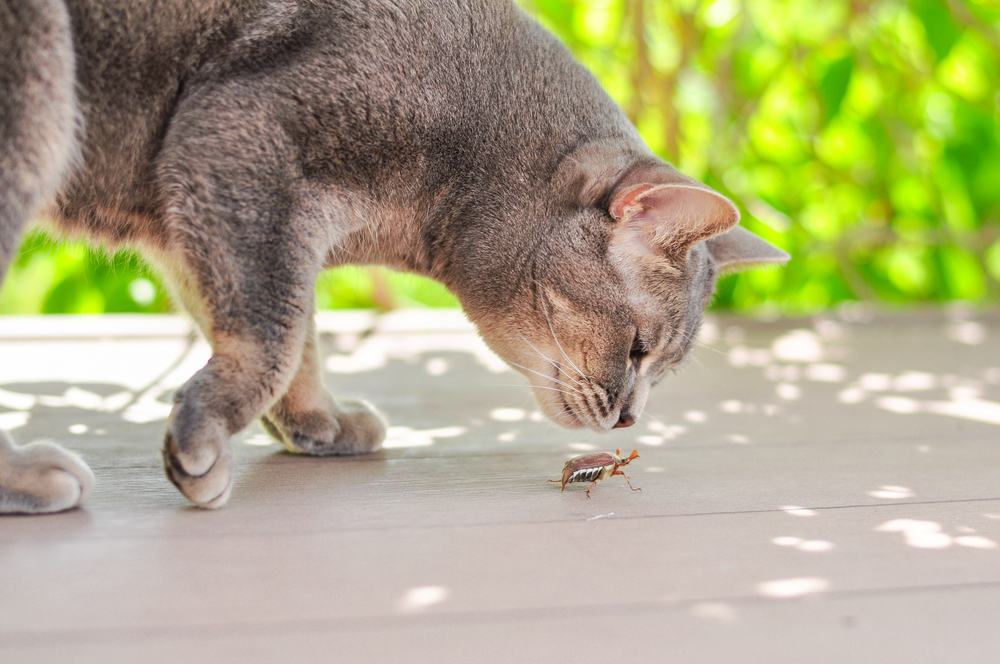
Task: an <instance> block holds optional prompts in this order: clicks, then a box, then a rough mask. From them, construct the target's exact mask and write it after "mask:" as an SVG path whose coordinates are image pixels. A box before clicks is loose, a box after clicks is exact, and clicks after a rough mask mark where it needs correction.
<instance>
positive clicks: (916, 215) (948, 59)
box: [0, 0, 1000, 315]
mask: <svg viewBox="0 0 1000 664" xmlns="http://www.w3.org/2000/svg"><path fill="white" fill-rule="evenodd" d="M521 2H522V5H523V6H524V7H525V9H527V10H528V11H529V12H530V13H532V14H533V15H534V16H536V17H537V18H538V19H539V20H540V21H541V22H542V23H543V24H545V25H546V26H547V27H548V28H550V29H551V30H552V31H553V32H555V33H556V34H557V35H559V37H561V38H562V39H563V40H564V41H565V42H566V43H567V44H568V45H569V47H570V48H571V49H572V50H573V52H574V53H575V54H576V55H577V57H578V58H579V59H580V60H581V61H582V62H583V63H584V64H585V65H586V66H587V67H589V68H590V69H591V70H592V71H593V72H594V73H595V74H596V75H597V77H598V78H599V79H600V80H601V82H602V83H603V84H604V86H605V87H606V89H607V90H608V91H609V92H610V94H611V95H612V96H613V97H614V98H615V99H616V100H617V101H618V102H619V103H620V104H621V105H622V107H623V108H625V109H626V111H627V112H628V114H629V116H630V117H631V118H632V120H633V122H635V124H636V125H637V126H638V127H639V129H640V131H641V132H642V134H643V136H644V137H645V139H646V141H647V143H648V144H649V145H650V147H651V148H652V149H653V150H654V151H655V152H657V153H658V154H660V155H661V156H662V157H664V158H666V159H667V160H669V161H671V162H672V163H674V164H676V165H677V166H678V168H680V170H682V171H683V172H685V173H687V174H689V175H691V176H693V177H695V178H698V179H700V180H703V181H705V182H707V183H708V184H710V185H711V186H713V187H715V188H716V189H718V190H719V191H721V192H723V193H725V194H726V195H727V196H729V197H730V198H732V199H733V200H734V201H736V202H737V203H738V204H739V206H740V207H741V209H742V212H743V219H744V221H743V223H744V225H745V226H747V227H748V228H750V229H751V230H753V231H754V232H756V233H758V234H760V235H761V236H763V237H765V238H766V239H768V240H770V241H771V242H773V243H774V244H776V245H778V246H780V247H782V248H784V249H786V250H788V251H789V252H790V253H791V254H792V256H793V260H792V261H791V262H790V263H789V264H788V265H787V266H786V267H785V268H783V269H767V270H758V271H753V272H749V273H745V274H740V275H732V276H729V277H726V278H725V279H724V280H723V281H722V282H721V284H720V287H719V294H718V296H717V297H716V300H715V304H714V305H713V306H714V307H715V308H722V309H731V310H739V311H748V312H755V313H770V314H790V315H796V314H806V313H810V312H814V311H817V310H822V309H825V308H829V307H831V306H834V305H836V304H838V303H841V302H845V301H857V300H860V301H868V302H873V303H876V304H880V305H892V304H906V303H928V302H943V301H953V300H963V301H967V302H971V303H975V304H980V305H989V304H995V303H997V301H998V299H1000V0H882V1H874V2H870V1H868V0H854V1H853V2H851V1H848V0H521ZM317 293H318V297H317V301H318V305H319V307H320V308H357V307H375V308H379V309H391V308H394V307H400V306H414V305H424V306H432V307H449V306H457V303H456V301H455V300H454V298H452V297H451V296H450V295H449V294H448V293H447V292H446V291H445V290H444V288H443V287H441V286H439V285H437V284H435V283H433V282H429V281H426V280H423V279H420V278H417V277H414V276H411V275H401V274H396V273H391V272H387V271H384V270H380V269H369V268H344V269H339V270H334V271H329V272H327V273H326V274H325V275H324V276H323V277H322V278H321V280H320V283H319V284H318V286H317ZM170 307H171V303H170V301H169V299H168V298H167V296H166V293H165V292H164V289H163V287H162V285H161V284H160V282H159V281H158V279H157V278H156V276H155V275H154V274H153V273H151V271H150V270H148V269H147V268H146V267H145V266H144V265H143V264H142V262H141V261H140V260H139V259H137V258H136V257H135V256H132V255H130V254H127V253H119V254H117V255H115V256H111V257H108V256H106V255H105V254H103V253H101V252H100V251H94V250H91V249H87V248H85V247H84V246H83V245H80V244H60V243H56V242H54V241H53V240H52V239H51V238H48V237H47V236H45V235H43V234H41V233H39V232H37V231H35V232H32V233H31V234H30V235H29V236H28V237H27V238H26V240H25V243H24V246H23V248H22V251H21V254H20V257H19V259H18V260H17V262H16V264H15V265H14V266H13V267H12V269H11V271H10V273H9V275H8V277H7V281H6V283H5V285H4V288H3V291H2V293H0V313H7V314H13V313H62V312H66V313H74V312H75V313H100V312H125V311H149V312H153V311H167V310H169V309H170Z"/></svg>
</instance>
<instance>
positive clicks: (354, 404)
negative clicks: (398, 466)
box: [261, 319, 385, 456]
mask: <svg viewBox="0 0 1000 664" xmlns="http://www.w3.org/2000/svg"><path fill="white" fill-rule="evenodd" d="M314 328H315V326H314V324H312V319H310V327H309V331H308V333H307V334H308V336H307V337H306V342H305V345H304V347H303V352H302V364H301V366H299V370H298V372H297V373H296V374H295V378H293V379H292V382H291V384H290V385H289V386H288V390H287V391H286V392H285V394H284V395H282V397H281V398H280V399H279V400H278V401H277V402H276V403H275V404H274V405H273V406H271V408H270V409H269V410H268V412H267V413H265V414H264V416H263V417H262V418H261V422H262V423H263V425H264V427H265V428H266V429H267V430H268V431H269V432H270V433H271V435H272V436H274V437H275V438H276V439H277V440H278V441H279V442H280V443H281V444H282V445H284V446H285V447H286V448H287V449H288V450H289V451H291V452H295V453H297V454H311V455H316V456H332V455H340V454H364V453H366V452H372V451H374V450H376V449H378V447H379V445H381V444H382V441H383V440H384V439H385V421H384V420H383V418H382V416H381V415H380V414H379V413H378V411H376V410H375V409H374V408H373V407H372V406H371V405H369V404H367V403H364V402H362V401H353V400H334V398H333V397H332V396H331V395H330V393H329V392H328V391H327V390H326V388H325V387H324V386H323V382H322V379H321V375H322V373H321V367H320V357H319V353H318V348H317V343H316V332H315V329H314Z"/></svg>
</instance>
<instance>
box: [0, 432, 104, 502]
mask: <svg viewBox="0 0 1000 664" xmlns="http://www.w3.org/2000/svg"><path fill="white" fill-rule="evenodd" d="M93 486H94V473H93V472H91V470H90V468H88V467H87V464H85V463H84V462H83V461H82V460H81V459H80V457H78V456H77V455H75V454H73V453H72V452H69V451H67V450H65V449H63V448H62V447H59V446H58V445H54V444H52V443H46V442H39V443H32V444H30V445H24V446H23V447H18V446H17V445H15V444H14V442H13V441H12V440H11V439H10V438H9V437H8V436H7V434H5V433H4V432H3V431H0V513H4V512H6V513H18V512H21V513H34V514H40V513H45V512H62V511H63V510H68V509H71V508H73V507H78V506H79V505H80V504H81V503H82V502H83V501H84V500H86V498H87V496H88V495H89V494H90V491H91V489H92V488H93Z"/></svg>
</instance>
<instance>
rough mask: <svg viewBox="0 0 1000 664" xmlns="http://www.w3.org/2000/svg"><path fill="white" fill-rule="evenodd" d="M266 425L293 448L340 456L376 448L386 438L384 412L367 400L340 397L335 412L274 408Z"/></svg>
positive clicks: (288, 447) (311, 453) (323, 454)
mask: <svg viewBox="0 0 1000 664" xmlns="http://www.w3.org/2000/svg"><path fill="white" fill-rule="evenodd" d="M261 419H262V421H263V424H264V427H265V428H266V429H267V430H268V432H269V433H270V434H271V435H272V436H274V438H275V439H277V440H278V442H280V443H281V444H283V445H284V446H285V447H286V448H287V449H288V450H289V451H290V452H294V453H296V454H308V455H311V456H339V455H351V454H367V453H369V452H374V451H375V450H377V449H378V448H379V447H380V446H381V445H382V441H384V440H385V434H386V424H385V419H384V418H383V417H382V415H381V414H380V413H379V412H378V411H377V410H376V409H375V408H374V407H373V406H372V405H370V404H368V403H365V402H364V401H354V400H350V399H344V400H338V401H337V405H336V407H335V409H334V412H333V413H327V412H312V413H309V414H306V415H299V416H297V417H295V418H294V419H293V418H292V417H289V416H288V415H284V416H282V415H280V414H279V413H277V412H271V413H268V414H267V415H265V416H264V417H263V418H261Z"/></svg>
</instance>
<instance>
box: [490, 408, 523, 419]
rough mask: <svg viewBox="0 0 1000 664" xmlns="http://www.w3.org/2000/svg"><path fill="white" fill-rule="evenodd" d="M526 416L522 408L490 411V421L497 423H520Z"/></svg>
mask: <svg viewBox="0 0 1000 664" xmlns="http://www.w3.org/2000/svg"><path fill="white" fill-rule="evenodd" d="M527 416H528V411H526V410H524V409H523V408H494V409H493V410H491V411H490V419H491V420H496V421H497V422H520V421H521V420H523V419H524V418H526V417H527Z"/></svg>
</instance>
